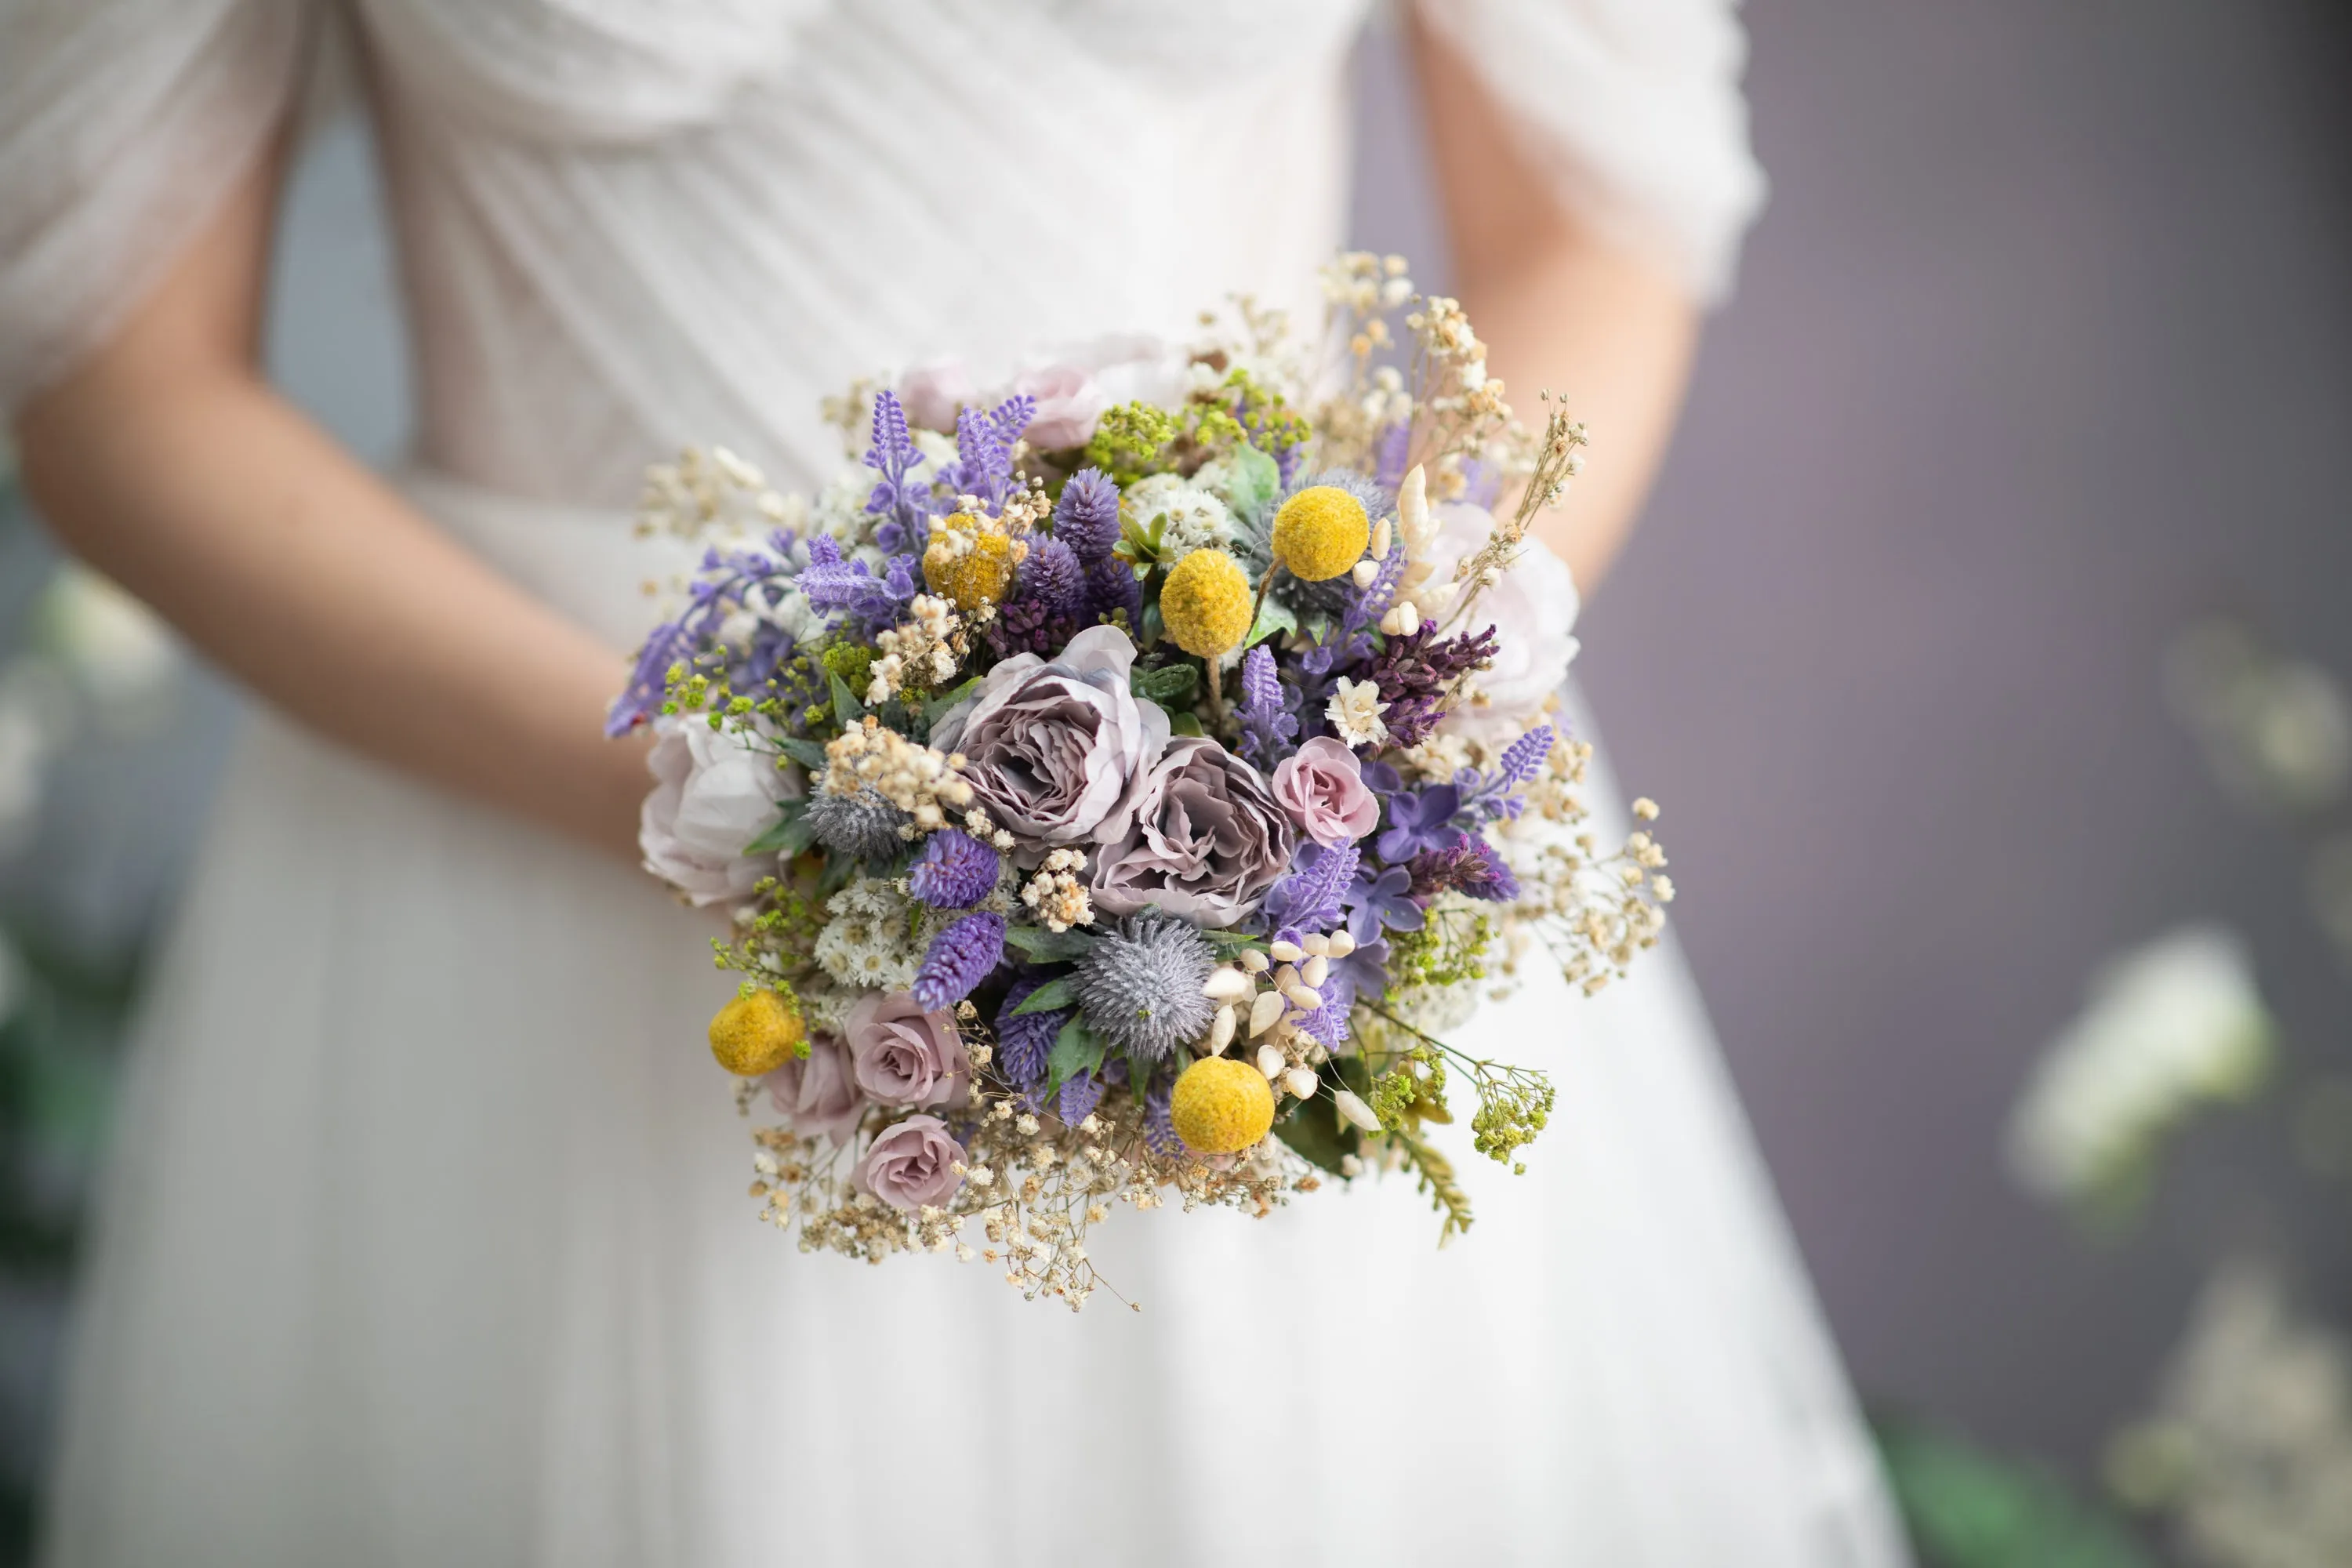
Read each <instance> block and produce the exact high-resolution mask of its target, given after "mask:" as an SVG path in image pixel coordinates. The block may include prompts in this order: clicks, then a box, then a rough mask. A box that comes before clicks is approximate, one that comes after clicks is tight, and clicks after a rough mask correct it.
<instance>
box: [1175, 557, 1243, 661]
mask: <svg viewBox="0 0 2352 1568" xmlns="http://www.w3.org/2000/svg"><path fill="white" fill-rule="evenodd" d="M1251 608H1252V605H1251V602H1250V580H1249V574H1248V573H1246V572H1244V571H1243V570H1242V568H1241V563H1239V562H1237V561H1235V560H1234V558H1233V557H1232V556H1230V555H1228V554H1226V553H1225V552H1223V551H1222V550H1195V551H1193V552H1192V553H1191V554H1190V555H1187V556H1185V557H1184V559H1182V560H1181V561H1179V562H1178V563H1176V564H1175V566H1174V567H1173V568H1172V569H1171V571H1170V572H1169V574H1168V581H1167V583H1166V584H1165V585H1163V586H1162V587H1161V588H1160V620H1161V621H1162V622H1163V623H1164V624H1165V625H1166V626H1167V627H1168V635H1169V636H1170V637H1174V638H1175V639H1176V646H1177V647H1181V648H1182V649H1183V650H1184V651H1185V652H1186V653H1189V654H1192V656H1193V657H1195V658H1223V656H1224V655H1226V654H1228V653H1231V652H1232V651H1233V650H1234V649H1235V648H1237V647H1241V646H1242V638H1244V637H1247V636H1249V628H1250V611H1251Z"/></svg>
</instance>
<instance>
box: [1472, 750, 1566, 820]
mask: <svg viewBox="0 0 2352 1568" xmlns="http://www.w3.org/2000/svg"><path fill="white" fill-rule="evenodd" d="M1557 739H1558V736H1556V735H1555V734H1554V733H1553V731H1552V727H1551V726H1550V725H1549V724H1538V725H1537V726H1536V727H1535V728H1534V729H1532V730H1530V731H1528V732H1527V733H1526V734H1524V735H1522V736H1520V737H1519V738H1518V739H1517V740H1516V741H1514V742H1511V743H1510V744H1509V745H1508V746H1507V747H1505V748H1504V750H1503V754H1502V756H1501V757H1500V758H1499V759H1498V760H1497V761H1496V763H1495V770H1494V772H1492V773H1480V772H1478V770H1477V769H1475V768H1464V769H1462V770H1460V771H1459V772H1457V773H1455V774H1454V789H1455V790H1456V791H1458V792H1459V793H1460V795H1461V799H1462V804H1461V806H1460V809H1459V810H1457V811H1456V812H1455V813H1454V822H1455V823H1456V824H1457V825H1458V826H1463V827H1465V828H1476V827H1480V826H1484V825H1485V824H1486V823H1489V822H1494V821H1496V820H1498V819H1499V820H1501V821H1505V822H1516V821H1517V820H1518V816H1519V813H1520V812H1522V811H1524V810H1526V809H1527V804H1528V801H1527V786H1528V784H1533V783H1534V782H1535V778H1536V775H1537V774H1538V773H1541V772H1543V765H1544V759H1545V758H1546V757H1548V756H1549V755H1551V748H1552V742H1554V741H1555V740H1557Z"/></svg>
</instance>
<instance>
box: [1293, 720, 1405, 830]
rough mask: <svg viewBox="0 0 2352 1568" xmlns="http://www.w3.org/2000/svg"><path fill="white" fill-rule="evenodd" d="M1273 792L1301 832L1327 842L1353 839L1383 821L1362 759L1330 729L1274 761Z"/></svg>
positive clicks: (1379, 804)
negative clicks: (1359, 759) (1292, 752)
mask: <svg viewBox="0 0 2352 1568" xmlns="http://www.w3.org/2000/svg"><path fill="white" fill-rule="evenodd" d="M1274 798H1275V800H1276V804H1278V805H1280V806H1281V807H1282V809H1283V810H1284V811H1286V812H1287V813H1288V814H1289V816H1290V820H1291V821H1293V822H1295V823H1297V825H1298V826H1299V830H1300V831H1301V832H1303V833H1305V834H1306V835H1307V837H1309V838H1312V839H1313V840H1315V842H1316V843H1318V844H1320V845H1323V846H1325V847H1328V848H1337V847H1339V846H1340V845H1342V844H1352V843H1354V842H1355V841H1356V840H1357V839H1359V838H1361V837H1363V836H1364V835H1365V834H1367V833H1370V831H1371V830H1372V829H1373V828H1374V827H1376V826H1379V825H1380V820H1381V803H1380V801H1379V800H1378V799H1377V798H1376V797H1375V796H1374V795H1373V794H1372V792H1371V791H1370V789H1369V788H1367V787H1366V785H1365V784H1364V768H1363V764H1362V763H1359V762H1358V761H1357V760H1356V753H1355V752H1351V751H1349V749H1348V748H1347V747H1346V746H1344V745H1342V744H1341V743H1340V742H1337V741H1335V740H1333V739H1331V737H1330V736H1328V735H1318V736H1316V737H1315V738H1314V739H1313V740H1311V741H1308V742H1307V743H1306V744H1304V745H1302V746H1300V747H1299V748H1298V750H1297V752H1296V753H1294V754H1293V755H1290V756H1287V757H1285V758H1284V759H1283V760H1282V761H1281V762H1279V763H1276V764H1275V766H1274Z"/></svg>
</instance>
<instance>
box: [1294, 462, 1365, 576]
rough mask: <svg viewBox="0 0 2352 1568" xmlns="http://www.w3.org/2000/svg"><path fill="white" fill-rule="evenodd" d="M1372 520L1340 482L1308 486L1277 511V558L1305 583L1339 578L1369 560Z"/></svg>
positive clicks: (1358, 501)
mask: <svg viewBox="0 0 2352 1568" xmlns="http://www.w3.org/2000/svg"><path fill="white" fill-rule="evenodd" d="M1371 539H1372V520H1371V519H1370V518H1369V517H1367V516H1366V515H1365V514H1364V503H1363V502H1362V501H1360V500H1357V499H1356V498H1355V497H1354V496H1351V495H1349V493H1348V492H1347V491H1346V490H1343V489H1340V488H1339V486H1337V485H1309V486H1308V487H1307V489H1303V490H1300V491H1299V492H1298V493H1297V495H1295V496H1292V497H1291V498H1290V499H1289V500H1286V501H1284V502H1283V503H1282V510H1280V511H1277V512H1276V513H1275V514H1274V558H1275V559H1276V561H1279V562H1281V563H1283V565H1285V566H1286V567H1288V568H1289V569H1290V574H1291V575H1292V576H1294V577H1296V578H1297V579H1299V580H1300V581H1301V582H1304V583H1321V582H1326V581H1328V580H1329V579H1330V578H1333V577H1337V576H1338V575H1339V574H1340V573H1342V572H1345V571H1347V570H1349V568H1351V567H1353V566H1354V565H1355V564H1356V563H1357V562H1359V561H1361V560H1362V559H1363V558H1364V547H1365V546H1366V545H1368V544H1370V542H1371Z"/></svg>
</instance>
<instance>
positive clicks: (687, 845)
mask: <svg viewBox="0 0 2352 1568" xmlns="http://www.w3.org/2000/svg"><path fill="white" fill-rule="evenodd" d="M655 728H656V733H657V734H658V736H659V739H657V740H656V741H655V742H654V749H653V753H652V755H651V756H649V757H648V758H647V759H646V767H647V769H648V770H649V771H650V772H651V773H653V775H654V781H655V782H654V792H653V793H652V794H651V795H647V796H646V804H645V805H644V807H643V809H642V810H641V811H640V812H639V813H638V817H637V847H639V848H640V849H642V850H643V851H644V852H645V857H646V870H648V871H651V872H652V873H653V874H654V875H655V876H656V877H659V878H661V879H663V880H664V881H666V882H668V883H669V884H671V885H672V886H673V887H675V888H677V889H678V891H680V892H682V893H684V894H685V895H686V896H687V898H688V900H691V901H692V902H694V903H696V904H715V903H718V902H719V901H720V900H730V899H741V898H745V897H748V896H749V895H750V893H751V888H752V885H753V884H754V883H756V882H758V881H759V879H761V878H762V877H765V876H769V875H771V874H772V873H773V872H774V870H775V868H776V858H775V857H774V856H772V855H761V856H757V857H753V856H747V855H745V854H744V853H743V847H744V846H745V845H747V844H750V843H751V841H752V840H753V839H755V838H757V837H760V835H761V834H762V833H765V832H766V831H767V830H768V829H769V828H771V827H772V826H775V822H776V816H777V809H776V808H777V803H779V802H780V801H782V799H784V797H785V795H786V794H787V793H788V792H789V785H788V784H787V783H786V780H785V777H784V774H783V773H782V771H781V770H780V769H778V768H777V766H776V760H775V759H774V758H773V757H772V756H770V755H768V754H767V753H766V752H761V751H755V750H753V749H752V748H751V747H750V746H748V745H746V744H744V743H743V742H742V741H741V740H740V739H739V738H738V737H737V736H736V735H734V734H733V733H731V732H730V731H718V730H713V729H712V728H711V727H710V726H709V723H707V722H682V721H679V720H677V719H675V718H665V719H659V720H656V721H655Z"/></svg>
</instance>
